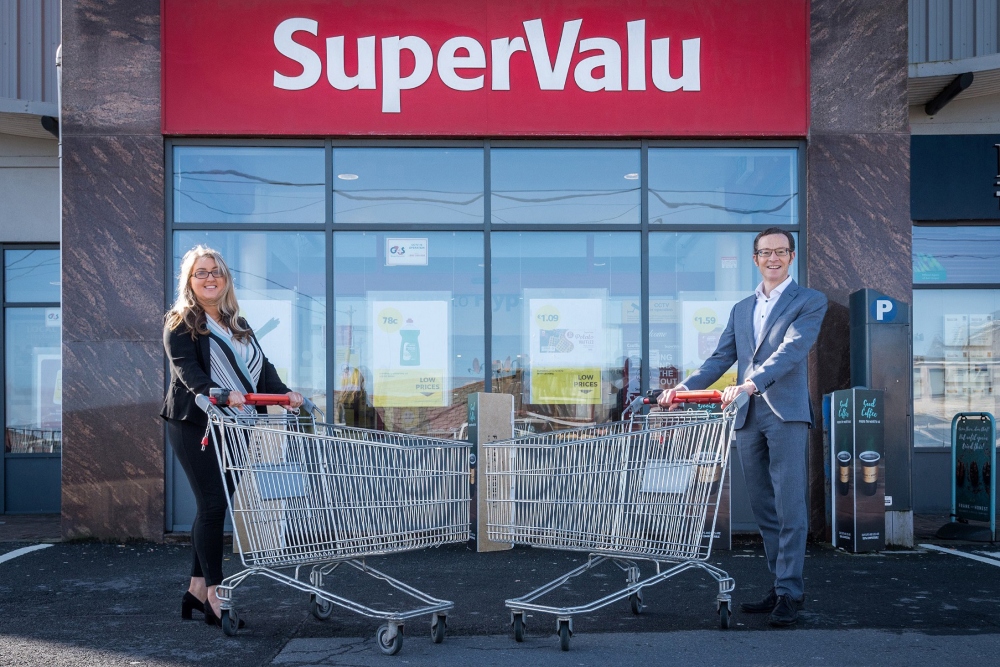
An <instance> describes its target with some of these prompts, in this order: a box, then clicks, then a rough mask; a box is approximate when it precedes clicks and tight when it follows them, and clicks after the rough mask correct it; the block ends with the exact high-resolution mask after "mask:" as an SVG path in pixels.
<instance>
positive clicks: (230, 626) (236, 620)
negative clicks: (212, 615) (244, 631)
mask: <svg viewBox="0 0 1000 667" xmlns="http://www.w3.org/2000/svg"><path fill="white" fill-rule="evenodd" d="M219 620H220V621H222V631H223V632H224V633H225V634H226V636H227V637H235V636H236V633H237V632H239V630H240V617H239V615H238V614H237V613H236V610H235V609H223V610H222V618H221V619H219Z"/></svg>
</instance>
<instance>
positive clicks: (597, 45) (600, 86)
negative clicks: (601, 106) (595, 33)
mask: <svg viewBox="0 0 1000 667" xmlns="http://www.w3.org/2000/svg"><path fill="white" fill-rule="evenodd" d="M587 51H601V55H599V56H590V57H589V58H584V59H583V60H581V61H580V63H579V64H578V65H577V66H576V69H575V70H574V71H573V79H574V80H575V81H576V85H578V86H580V90H585V91H587V92H588V93H596V92H597V91H599V90H621V89H622V47H620V46H618V42H616V41H615V40H613V39H608V38H607V37H592V38H590V39H581V40H580V53H585V52H587ZM598 67H603V68H604V76H602V77H601V78H599V79H598V78H596V77H595V76H594V70H595V69H597V68H598Z"/></svg>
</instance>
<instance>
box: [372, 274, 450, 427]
mask: <svg viewBox="0 0 1000 667" xmlns="http://www.w3.org/2000/svg"><path fill="white" fill-rule="evenodd" d="M369 296H370V299H369V303H370V304H371V318H370V321H371V331H372V344H371V347H370V349H371V354H372V361H371V368H372V374H373V382H374V390H373V397H372V398H373V404H374V405H375V406H376V407H444V406H447V405H449V403H450V400H451V391H450V387H449V382H450V379H451V370H450V365H449V361H450V358H451V354H450V351H449V346H450V342H451V331H450V317H449V313H450V308H449V306H450V304H451V294H450V293H447V292H445V293H441V292H436V293H433V294H428V293H421V297H424V298H425V299H426V297H429V296H434V297H440V298H436V299H434V300H419V301H416V300H415V301H407V300H399V299H398V298H395V299H393V300H381V299H379V298H378V297H376V296H374V295H369ZM394 296H395V297H399V296H400V294H398V293H397V294H395V295H394Z"/></svg>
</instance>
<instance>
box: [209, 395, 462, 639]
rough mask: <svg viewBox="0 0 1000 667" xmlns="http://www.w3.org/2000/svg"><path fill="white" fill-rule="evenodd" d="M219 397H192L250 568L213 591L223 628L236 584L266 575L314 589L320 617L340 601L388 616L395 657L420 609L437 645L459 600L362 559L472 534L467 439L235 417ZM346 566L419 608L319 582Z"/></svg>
mask: <svg viewBox="0 0 1000 667" xmlns="http://www.w3.org/2000/svg"><path fill="white" fill-rule="evenodd" d="M247 396H248V403H251V404H271V405H274V404H280V403H285V404H287V397H286V396H283V395H280V396H275V395H259V394H258V395H247ZM212 400H213V399H210V398H208V397H205V396H199V397H198V398H197V402H198V405H199V406H201V408H202V409H203V410H205V412H206V413H207V414H208V417H209V427H208V429H207V430H208V432H210V433H211V436H210V437H211V438H212V440H213V441H214V443H215V444H216V454H217V457H218V461H219V470H220V472H221V474H222V475H223V477H224V478H225V477H226V476H227V475H228V476H230V478H231V479H232V484H233V486H234V487H235V491H234V493H233V496H232V498H231V499H230V511H231V513H232V519H233V543H234V550H235V551H238V552H239V553H240V557H241V559H242V562H243V565H244V567H245V569H244V570H243V571H241V572H239V573H237V574H234V575H232V576H230V577H226V579H225V580H224V581H223V582H222V584H220V585H219V587H218V589H217V592H218V595H219V599H220V601H221V603H222V619H221V620H222V628H223V630H224V631H225V633H226V634H227V635H235V634H236V631H237V629H238V627H239V619H238V617H237V612H236V607H235V604H234V598H233V593H234V591H235V589H236V588H237V587H238V586H239V585H240V584H241V583H242V582H243V581H244V580H246V579H247V578H248V577H250V576H252V575H255V574H260V575H264V576H266V577H269V578H271V579H273V580H275V581H278V582H280V583H283V584H286V585H288V586H291V587H292V588H295V589H297V590H300V591H303V592H306V593H309V595H310V609H311V611H312V613H313V615H315V616H316V617H317V618H320V619H325V618H328V617H329V616H330V614H331V613H332V611H333V607H334V605H336V606H339V607H342V608H344V609H347V610H349V611H353V612H356V613H358V614H361V615H363V616H367V617H369V618H375V619H379V620H382V621H385V624H384V625H382V626H381V627H379V628H378V631H377V633H376V640H377V644H378V647H379V649H380V650H381V651H382V652H383V653H386V654H389V655H392V654H395V653H397V652H398V651H399V650H400V648H401V647H402V643H403V627H404V623H405V621H407V620H409V619H411V618H414V617H417V616H421V615H424V614H429V615H430V616H431V637H432V639H433V640H434V642H435V643H440V642H441V641H442V640H443V639H444V634H445V626H446V619H447V614H448V611H449V610H451V608H452V607H453V606H454V605H453V603H452V602H450V601H447V600H439V599H437V598H434V597H431V596H430V595H428V594H426V593H423V592H421V591H419V590H417V589H415V588H413V587H411V586H409V585H407V584H405V583H403V582H401V581H399V580H397V579H394V578H392V577H390V576H389V575H387V574H385V573H383V572H380V571H378V570H376V569H375V568H373V567H371V566H369V565H368V564H366V563H365V558H366V557H367V556H375V555H384V554H391V553H398V552H402V551H411V550H415V549H423V548H427V547H433V546H440V545H442V544H449V543H452V542H466V541H467V540H468V539H469V446H468V444H467V443H462V442H456V441H453V440H442V439H437V438H430V437H424V436H416V435H403V434H391V433H382V432H377V431H368V430H365V429H355V428H349V427H344V426H340V425H336V424H326V423H323V422H322V421H320V420H317V419H315V417H313V418H309V417H304V416H303V415H286V416H280V415H277V416H276V415H251V414H246V413H239V414H232V411H229V410H223V409H220V408H219V407H216V406H215V405H214V404H213V402H212ZM305 407H306V413H307V414H309V415H313V416H314V415H317V414H321V413H319V411H318V410H316V409H315V406H314V405H312V404H311V402H307V405H306V406H305ZM208 437H209V435H208V434H207V433H206V442H207V438H208ZM345 564H346V565H348V566H350V567H353V568H355V569H356V570H358V571H360V572H362V573H364V574H366V575H369V576H371V577H373V578H375V579H378V580H381V581H383V582H385V583H387V584H388V585H389V586H391V587H393V588H395V589H396V590H399V591H402V592H403V593H405V594H407V595H408V596H410V597H411V598H413V599H414V600H416V604H417V606H416V607H414V608H411V609H407V610H404V611H394V610H386V609H376V608H373V607H370V606H366V605H364V604H362V603H360V602H356V601H353V600H350V599H347V598H345V597H343V596H341V595H337V594H336V593H334V592H332V591H331V590H330V589H329V588H327V587H324V582H325V581H328V580H329V579H330V575H331V574H332V573H333V571H334V570H336V569H337V568H338V567H340V566H341V565H345ZM306 575H308V576H306Z"/></svg>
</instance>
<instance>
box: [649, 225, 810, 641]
mask: <svg viewBox="0 0 1000 667" xmlns="http://www.w3.org/2000/svg"><path fill="white" fill-rule="evenodd" d="M753 250H754V252H753V261H754V264H755V265H756V266H757V269H758V270H759V271H760V274H761V276H762V277H763V281H762V282H761V283H760V284H759V285H758V286H757V289H756V291H755V293H754V295H753V296H750V297H747V298H746V299H744V300H743V301H740V302H739V303H737V304H736V305H735V306H734V307H733V310H732V312H731V313H730V315H729V323H728V324H727V325H726V330H725V331H724V332H723V333H722V336H721V338H719V345H718V347H716V349H715V352H714V353H713V354H712V356H711V357H709V358H708V359H707V360H706V361H705V363H703V364H702V365H701V368H699V369H698V370H697V371H695V372H694V373H692V374H691V375H690V376H689V377H688V378H687V379H686V380H685V381H684V384H682V385H678V386H677V387H675V388H674V389H671V390H670V391H666V392H663V393H662V394H660V398H659V401H658V402H659V404H660V405H661V406H663V407H669V406H670V404H671V403H672V401H673V395H674V393H675V392H677V391H681V390H685V389H705V388H707V387H708V386H710V385H711V384H712V383H714V382H716V381H717V380H718V379H719V378H720V377H722V375H723V373H725V372H726V371H727V370H729V369H730V368H731V367H732V365H733V363H734V362H735V363H737V384H736V385H733V386H730V387H726V389H725V391H724V392H723V394H722V400H723V404H724V405H728V404H729V403H731V402H733V401H734V400H736V397H737V396H738V395H739V394H741V393H745V394H748V395H749V397H750V400H749V401H748V402H747V403H746V404H745V405H744V406H743V407H742V408H740V410H739V412H738V413H737V415H736V421H735V424H734V428H735V429H736V449H737V451H738V453H739V457H740V462H741V463H742V464H743V476H744V478H745V479H746V485H747V489H748V491H749V493H750V506H751V509H752V510H753V514H754V518H755V519H756V521H757V525H758V527H759V528H760V534H761V536H762V537H763V538H764V552H765V554H766V555H767V566H768V568H769V569H770V571H771V574H772V575H773V576H774V585H773V587H772V589H771V591H770V592H768V594H767V595H766V596H764V599H763V600H761V601H760V602H752V603H743V604H741V605H740V609H741V610H742V611H744V612H748V613H769V614H770V619H769V620H770V623H771V625H773V626H777V627H787V626H790V625H794V624H795V622H796V621H797V620H798V611H799V610H800V609H801V608H802V604H803V592H804V591H803V583H802V565H803V562H804V560H805V551H806V534H807V531H808V527H809V523H808V515H807V508H806V485H807V484H806V449H807V438H808V429H809V428H810V427H811V426H812V421H813V420H812V408H811V406H810V405H809V386H808V382H807V375H806V370H807V368H806V366H807V363H806V355H807V354H808V353H809V350H810V348H812V346H813V344H814V343H815V342H816V337H817V336H818V335H819V329H820V324H821V323H822V322H823V315H824V313H826V305H827V300H826V297H825V296H824V295H823V294H822V293H820V292H817V291H816V290H811V289H807V288H805V287H800V286H799V285H797V284H796V283H795V281H793V280H792V278H791V277H790V276H789V275H788V269H789V266H791V263H792V260H794V259H795V239H794V237H793V236H792V235H791V233H789V232H786V231H783V230H781V229H778V228H776V227H772V228H770V229H765V230H764V231H762V232H761V233H760V234H758V235H757V238H755V239H754V242H753Z"/></svg>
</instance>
